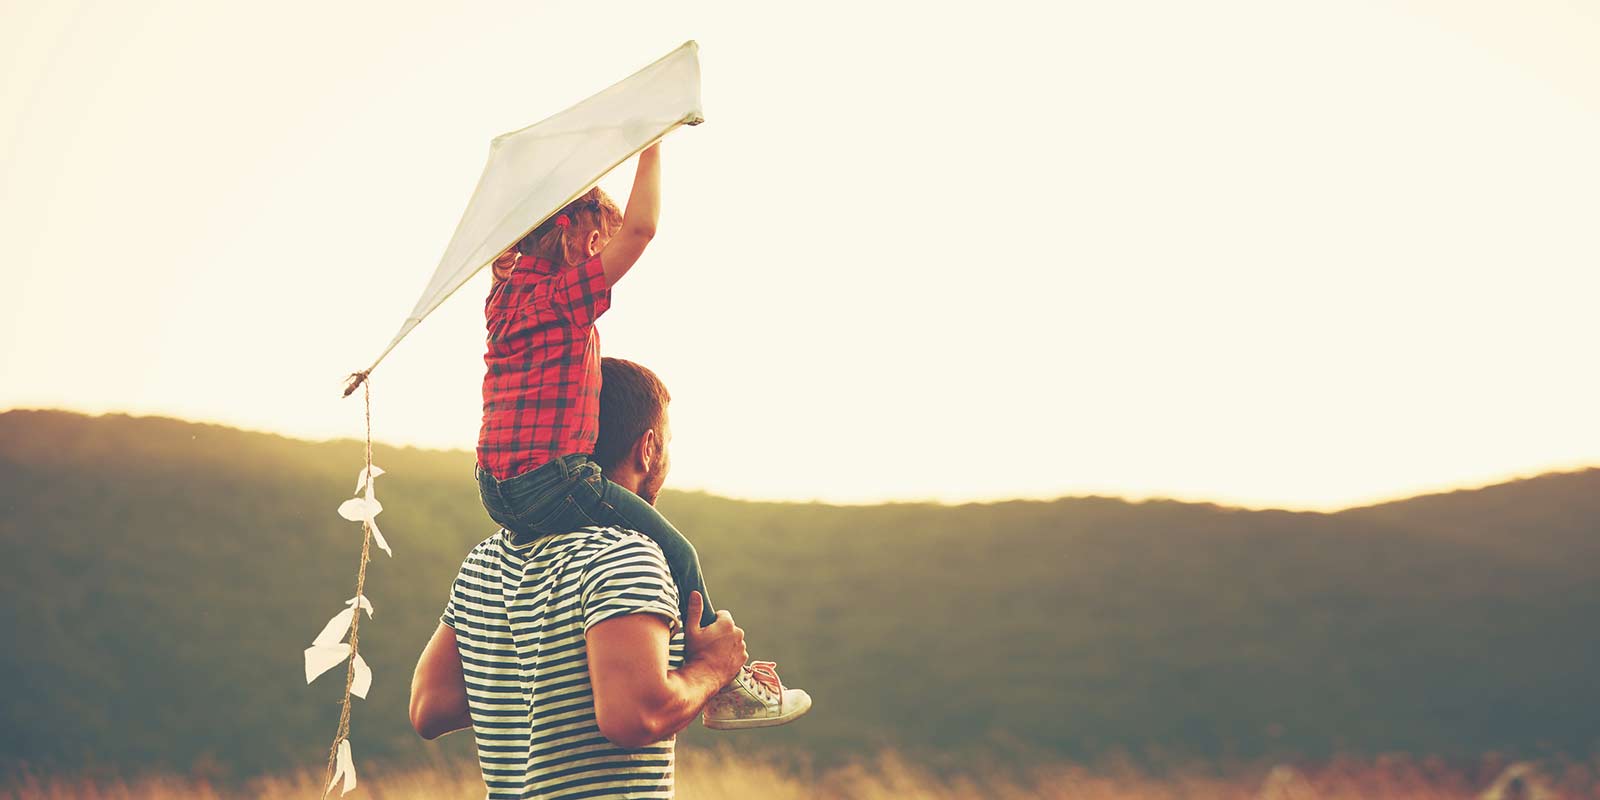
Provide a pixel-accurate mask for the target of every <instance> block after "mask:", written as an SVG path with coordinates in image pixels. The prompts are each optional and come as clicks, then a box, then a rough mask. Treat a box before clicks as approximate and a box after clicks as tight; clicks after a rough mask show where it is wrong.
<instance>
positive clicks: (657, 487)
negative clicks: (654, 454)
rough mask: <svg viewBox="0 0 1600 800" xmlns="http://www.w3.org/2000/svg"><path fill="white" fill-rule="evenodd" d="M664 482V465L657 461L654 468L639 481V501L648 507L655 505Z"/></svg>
mask: <svg viewBox="0 0 1600 800" xmlns="http://www.w3.org/2000/svg"><path fill="white" fill-rule="evenodd" d="M666 482H667V470H666V465H665V464H663V463H661V462H660V461H659V460H658V461H657V462H656V465H655V467H654V468H653V469H651V470H650V471H649V472H647V473H645V475H644V477H643V478H641V479H640V480H639V499H640V500H643V501H645V502H646V503H649V504H650V505H655V504H656V495H658V494H661V486H662V484H664V483H666Z"/></svg>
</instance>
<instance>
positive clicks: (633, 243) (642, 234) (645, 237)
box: [600, 142, 661, 286]
mask: <svg viewBox="0 0 1600 800" xmlns="http://www.w3.org/2000/svg"><path fill="white" fill-rule="evenodd" d="M660 218H661V143H660V142H656V143H655V144H653V145H650V147H649V149H647V150H645V151H644V152H642V153H640V154H639V171H638V172H637V173H636V174H635V175H634V176H633V191H632V193H630V194H629V195H628V208H627V209H626V210H625V211H623V212H622V229H621V230H619V231H617V233H616V235H615V236H612V237H611V241H609V242H606V246H605V247H604V248H602V249H601V250H600V266H601V267H602V268H603V269H604V270H605V273H606V285H607V286H615V285H616V284H617V281H619V280H622V276H623V275H626V274H628V270H630V269H632V268H633V264H634V262H635V261H638V260H639V256H641V255H643V254H644V248H645V245H648V244H650V239H651V237H653V236H655V235H656V222H657V221H658V220H659V219H660Z"/></svg>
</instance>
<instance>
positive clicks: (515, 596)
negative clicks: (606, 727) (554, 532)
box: [442, 528, 683, 800]
mask: <svg viewBox="0 0 1600 800" xmlns="http://www.w3.org/2000/svg"><path fill="white" fill-rule="evenodd" d="M639 613H647V614H657V615H660V616H661V617H663V618H665V619H667V620H669V624H671V626H672V631H673V633H672V643H671V653H670V662H669V663H670V665H671V666H672V667H673V668H676V667H678V666H679V665H680V664H681V663H682V660H683V632H682V630H681V626H680V624H679V621H678V595H677V588H676V587H674V586H673V583H672V578H671V576H670V574H669V573H668V571H667V565H666V561H665V560H664V559H663V558H662V556H661V550H660V548H659V547H657V546H656V544H655V543H654V542H651V541H650V540H649V539H647V538H645V537H644V536H642V535H640V534H637V533H632V532H626V531H621V530H617V529H615V528H588V529H585V530H581V531H576V532H573V533H568V534H561V535H558V536H551V537H546V538H543V539H540V540H538V541H535V542H532V543H529V544H526V545H522V546H520V547H513V546H512V545H511V543H510V537H509V534H506V533H505V532H501V533H497V534H495V535H494V536H491V537H489V538H488V539H485V540H484V541H483V542H481V543H480V544H479V545H478V546H477V547H475V548H473V550H472V552H471V553H470V554H469V555H468V556H467V558H466V560H465V561H464V562H462V564H461V572H460V573H459V574H458V575H457V576H456V581H455V585H454V587H453V588H452V590H451V593H450V601H449V603H447V604H446V606H445V611H444V615H443V617H442V621H443V622H444V623H445V624H446V625H449V626H450V627H451V628H454V629H455V632H456V644H457V647H458V650H459V652H460V654H461V667H462V672H463V674H464V675H465V676H466V684H467V699H468V703H469V705H470V707H471V711H472V727H473V732H474V733H475V735H476V736H477V742H478V761H479V764H480V765H481V766H482V769H483V779H484V782H485V783H486V784H487V785H488V787H489V797H490V798H491V800H499V798H541V799H543V798H549V799H550V800H556V799H557V798H561V799H562V800H577V798H593V797H626V798H664V797H671V796H672V784H673V777H672V776H673V742H672V741H671V740H668V741H666V742H662V743H660V744H656V745H652V746H650V747H644V748H639V749H624V748H620V747H617V746H616V745H614V744H612V743H611V742H609V741H607V740H606V738H605V737H604V736H602V735H601V734H600V728H599V726H598V725H597V724H596V722H595V715H594V695H593V692H592V689H591V687H590V684H589V670H588V661H587V658H586V654H585V646H584V631H586V630H587V629H588V627H589V626H592V625H596V624H598V623H600V622H604V621H605V620H607V619H611V618H613V617H616V616H620V615H623V614H639Z"/></svg>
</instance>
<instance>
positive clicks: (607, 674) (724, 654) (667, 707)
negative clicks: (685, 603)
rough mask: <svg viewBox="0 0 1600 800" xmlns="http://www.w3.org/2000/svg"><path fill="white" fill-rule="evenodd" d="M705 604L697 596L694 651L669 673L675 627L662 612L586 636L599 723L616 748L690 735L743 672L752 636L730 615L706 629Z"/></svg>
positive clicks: (611, 623)
mask: <svg viewBox="0 0 1600 800" xmlns="http://www.w3.org/2000/svg"><path fill="white" fill-rule="evenodd" d="M703 605H704V601H703V600H702V599H701V598H700V593H699V592H693V593H691V594H690V595H689V614H688V618H689V620H690V624H689V627H688V628H686V629H685V630H684V639H685V645H686V649H687V650H688V651H689V653H688V658H687V659H686V660H685V661H684V664H683V666H682V667H680V668H678V669H675V670H674V669H668V668H667V663H668V662H667V648H668V645H669V643H670V640H671V627H670V624H669V622H668V621H667V620H666V619H665V618H663V617H661V616H659V615H657V614H653V613H638V614H625V615H623V616H619V617H613V618H611V619H608V620H606V621H604V622H601V623H598V624H596V625H594V626H593V627H591V628H590V629H589V631H588V633H587V634H586V635H585V640H586V643H587V649H588V657H589V681H590V683H591V684H592V685H593V687H594V712H595V720H596V722H597V723H598V724H599V726H600V733H601V734H603V735H604V736H605V737H606V738H607V739H609V740H611V742H612V743H613V744H615V745H617V746H618V747H629V748H633V747H644V746H646V745H649V744H654V743H656V742H659V741H661V740H663V739H666V738H667V737H669V736H672V735H673V734H675V733H677V732H678V731H681V730H683V729H684V728H686V727H688V726H689V723H691V722H693V721H694V718H695V716H696V715H698V714H699V713H700V710H701V709H703V708H705V705H706V701H708V700H710V699H711V696H712V695H714V694H716V693H717V691H718V690H720V689H721V688H722V687H723V686H726V685H727V684H728V682H729V681H731V680H733V677H734V676H735V675H737V674H739V668H740V667H742V666H744V661H745V658H746V657H747V654H746V652H745V646H744V631H743V630H742V629H740V628H738V627H737V626H735V625H734V624H733V617H732V616H730V615H729V614H728V612H727V611H718V612H717V621H716V622H714V623H712V624H711V625H710V627H706V628H702V627H700V614H701V610H702V607H703Z"/></svg>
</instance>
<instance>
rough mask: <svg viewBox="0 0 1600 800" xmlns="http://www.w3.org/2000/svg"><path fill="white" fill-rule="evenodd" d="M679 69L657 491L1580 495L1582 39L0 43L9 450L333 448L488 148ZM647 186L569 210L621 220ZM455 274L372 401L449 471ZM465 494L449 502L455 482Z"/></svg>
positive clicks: (1315, 502)
mask: <svg viewBox="0 0 1600 800" xmlns="http://www.w3.org/2000/svg"><path fill="white" fill-rule="evenodd" d="M687 39H695V40H697V41H698V42H699V43H700V57H701V64H702V72H703V95H704V102H705V111H706V119H707V122H706V124H704V125H700V126H697V127H694V128H687V129H680V130H679V131H677V132H675V133H674V134H672V136H670V137H669V138H668V140H667V141H666V142H665V143H664V145H663V166H664V179H663V186H664V190H663V196H664V199H663V212H662V219H661V223H660V229H659V233H658V235H657V237H656V240H655V241H654V242H653V243H652V245H651V246H650V249H649V250H648V251H647V252H646V254H645V256H644V258H643V259H642V260H641V261H640V263H639V265H638V266H637V267H635V269H634V270H633V272H631V273H630V274H629V275H628V276H627V278H626V279H625V280H624V281H623V282H621V283H620V284H618V286H617V288H616V290H615V294H614V299H613V305H612V308H611V310H610V311H608V312H607V314H606V315H605V316H604V317H603V318H602V319H601V322H600V331H601V341H602V345H603V349H604V352H605V353H606V354H608V355H614V356H620V357H624V358H629V359H632V360H635V361H638V362H640V363H643V364H645V365H646V366H649V367H651V368H652V369H654V370H655V371H656V372H658V373H659V374H660V375H661V376H662V378H663V379H664V380H665V381H666V383H667V385H668V387H669V388H670V390H671V392H672V394H673V399H674V400H673V404H672V410H671V413H672V422H673V431H674V440H673V463H674V466H673V473H672V476H671V478H670V481H669V486H673V487H677V488H686V489H702V490H707V491H712V492H716V493H720V494H726V495H731V496H736V497H749V498H766V499H786V500H814V499H815V500H825V501H830V502H878V501H884V500H930V499H931V500H940V501H947V502H962V501H968V500H993V499H1002V498H1013V497H1055V496H1062V495H1081V494H1110V495H1121V496H1126V497H1130V498H1144V497H1172V498H1178V499H1185V500H1209V501H1215V502H1221V503H1227V504H1234V505H1243V506H1248V507H1278V508H1292V509H1333V508H1340V507H1345V506H1350V505H1357V504H1362V503H1368V502H1374V501H1378V500H1382V499H1389V498H1396V497H1403V496H1407V495H1411V494H1415V493H1419V492H1425V491H1434V490H1441V489H1447V488H1452V487H1459V486H1472V485H1481V484H1485V483H1491V482H1495V481H1498V480H1502V479H1505V478H1508V477H1513V476H1519V475H1529V474H1534V473H1538V472H1541V471H1545V470H1551V469H1570V468H1575V467H1579V466H1584V465H1595V464H1600V430H1597V426H1596V423H1595V421H1594V420H1595V412H1594V410H1595V409H1596V408H1597V407H1600V371H1597V370H1596V369H1595V367H1594V356H1593V349H1594V343H1595V342H1596V340H1597V337H1600V314H1596V313H1595V298H1596V297H1597V296H1600V270H1597V267H1600V233H1597V231H1600V228H1597V227H1596V224H1595V221H1596V220H1597V219H1600V147H1596V146H1595V143H1596V142H1600V48H1597V47H1595V46H1594V43H1595V42H1597V41H1600V10H1597V9H1596V7H1595V6H1593V5H1591V4H1586V3H1571V2H1553V1H1550V0H1527V1H1526V2H1519V3H1498V2H1486V1H1483V2H1461V1H1457V0H1438V1H1437V2H1433V1H1430V0H1385V1H1383V2H1377V1H1376V0H1372V1H1369V0H1343V1H1342V2H1337V3H1333V2H1315V3H1314V2H1283V1H1282V0H1217V1H1216V2H1211V3H1189V2H1179V1H1177V0H1173V1H1171V2H1157V1H1155V0H1143V1H1141V0H1134V1H1133V2H1119V3H1104V2H1059V3H1043V2H1040V3H1017V2H1010V1H1009V0H995V2H986V3H967V4H947V3H854V2H814V3H806V4H803V5H787V6H783V5H772V4H764V3H744V2H697V3H679V2H654V3H639V4H635V3H623V2H618V3H609V4H602V5H595V4H587V3H559V4H555V3H529V2H517V3H509V2H508V3H492V2H475V3H466V4H446V3H404V2H399V3H397V2H384V3H376V2H344V3H321V2H318V3H310V2H298V1H290V2H278V3H272V4H242V3H213V2H148V3H120V2H74V1H73V0H50V1H49V2H41V1H39V0H20V1H19V0H6V1H5V2H0V60H3V62H4V69H3V70H0V280H3V285H4V287H5V288H4V289H3V290H0V409H4V408H18V407H22V408H31V407H61V408H69V409H76V410H81V411H86V412H90V413H102V412H127V413H135V414H161V415H170V416H178V417H184V418H189V419H196V420H203V421H209V422H217V423H223V424H228V425H234V426H238V427H243V428H249V429H254V430H264V431H272V432H278V433H283V434H286V435H290V436H296V437H304V438H312V439H325V438H336V437H351V436H359V435H360V434H361V424H362V423H361V407H360V404H359V399H351V400H344V399H341V398H340V396H339V389H340V386H341V381H342V378H343V376H344V375H345V374H346V373H349V372H351V371H353V370H356V369H359V368H362V367H364V366H366V365H367V364H368V363H369V362H370V361H371V360H372V358H373V357H374V356H376V354H377V353H378V352H379V351H380V350H381V349H382V347H383V346H384V345H385V344H386V343H387V342H388V340H389V338H390V337H391V336H392V335H393V333H394V332H395V330H396V329H397V328H398V327H399V325H400V323H401V321H402V320H403V319H404V317H405V315H406V313H407V312H408V311H409V310H410V309H411V306H412V305H413V303H414V302H415V301H416V298H417V295H418V294H419V293H420V292H421V290H422V287H423V286H424V285H425V284H426V283H427V279H428V276H429V275H430V274H431V273H432V271H433V268H434V267H435V265H436V264H437V261H438V258H439V256H440V254H441V253H442V251H443V249H444V246H445V244H446V242H447V241H448V240H449V237H450V235H451V233H452V232H453V230H454V228H455V225H456V222H457V221H458V220H459V218H460V214H461V211H462V209H463V208H464V206H465V204H466V201H467V198H468V197H469V196H470V194H471V191H472V187H473V185H474V183H475V182H476V180H477V178H478V175H479V173H480V171H481V169H482V166H483V161H484V159H485V157H486V155H487V152H488V143H489V140H490V139H491V138H493V137H494V136H496V135H498V134H501V133H504V132H507V131H511V130H515V129H518V128H521V127H524V126H526V125H528V124H530V123H532V122H535V121H537V120H539V119H542V118H543V117H545V116H547V115H549V114H552V113H555V112H557V111H559V110H561V109H563V108H565V107H566V106H568V105H570V104H571V103H573V102H576V101H577V100H580V99H582V98H583V97H586V96H588V95H589V94H591V93H593V92H595V91H598V90H599V89H601V88H604V87H605V86H607V85H609V84H611V83H612V82H614V81H616V80H618V79H620V78H622V77H624V76H626V75H628V74H629V73H631V72H632V71H634V70H635V69H638V68H639V67H642V66H644V65H645V64H647V63H649V62H651V61H653V60H654V59H656V58H657V57H659V56H661V55H663V54H665V53H666V52H668V51H670V50H672V49H673V48H675V47H676V46H677V45H679V44H681V43H682V42H683V41H685V40H687ZM631 176H632V164H631V163H629V164H625V165H623V166H622V167H621V168H619V169H618V170H617V171H616V172H615V173H613V174H612V175H610V176H608V177H607V178H606V179H604V180H602V182H601V185H602V186H603V187H604V188H606V189H607V191H609V192H611V193H612V194H613V195H614V196H616V197H618V198H619V200H620V199H622V198H625V197H626V196H627V190H628V186H629V183H630V180H631ZM487 288H488V284H487V279H486V276H484V275H480V276H479V277H478V278H476V279H474V281H473V282H472V283H470V284H468V285H467V286H466V287H465V288H464V289H462V290H461V292H459V293H458V294H457V295H456V297H455V298H453V299H452V300H451V301H450V302H448V303H447V304H446V305H445V306H444V307H442V308H441V309H440V310H439V311H438V312H436V313H435V314H434V315H433V316H432V317H430V318H429V319H427V320H426V321H425V322H423V323H422V325H421V326H420V327H419V328H418V329H417V330H416V331H415V332H413V333H412V334H411V336H410V337H409V338H408V339H407V340H406V341H404V342H402V343H401V345H400V347H399V348H398V349H397V350H396V351H395V352H394V354H393V355H391V356H390V357H389V358H388V359H387V360H386V361H385V362H384V363H383V364H382V366H380V367H379V369H378V370H377V371H376V372H375V373H374V375H373V428H374V436H375V438H376V439H378V440H379V441H381V442H388V443H395V444H406V445H415V446H421V447H429V448H460V449H468V448H471V447H473V446H474V444H475V442H476V436H477V430H478V425H479V421H480V414H481V395H480V391H481V380H482V370H483V362H482V355H483V329H482V316H481V315H482V306H481V303H482V297H483V296H484V294H485V293H486V292H487ZM463 480H467V478H466V477H464V478H463Z"/></svg>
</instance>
